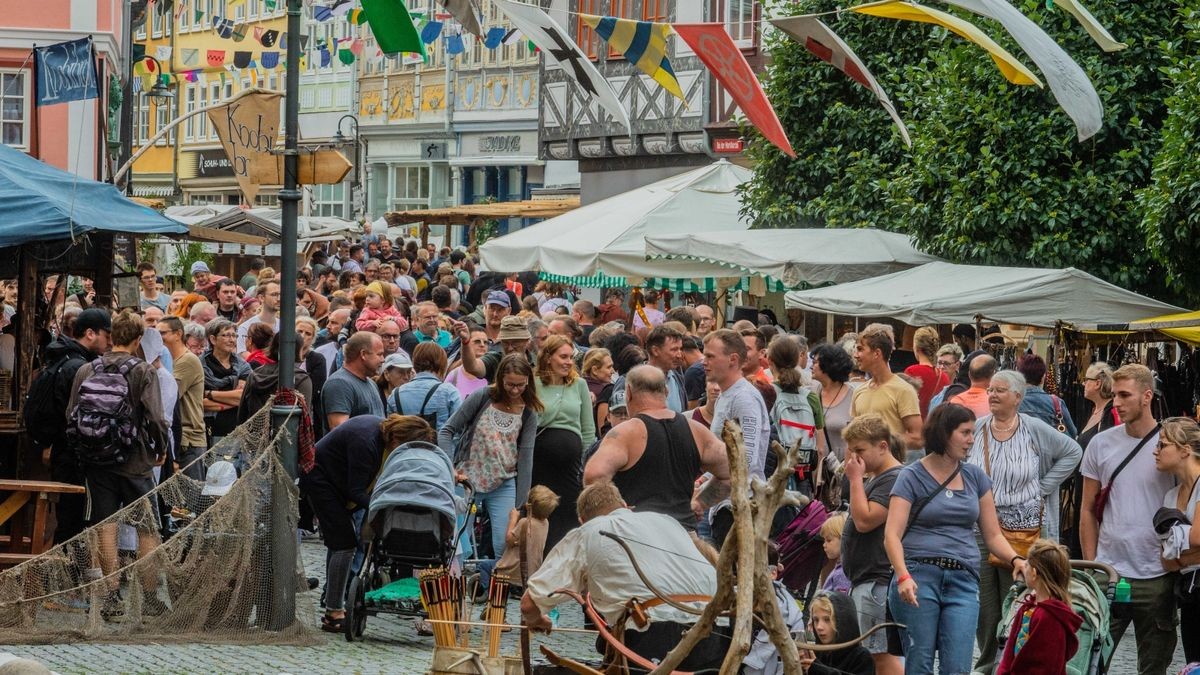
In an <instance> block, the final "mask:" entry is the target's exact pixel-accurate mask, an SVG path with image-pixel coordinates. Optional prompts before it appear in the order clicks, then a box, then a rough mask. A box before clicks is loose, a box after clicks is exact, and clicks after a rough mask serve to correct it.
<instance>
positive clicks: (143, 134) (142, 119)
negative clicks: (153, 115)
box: [134, 96, 150, 147]
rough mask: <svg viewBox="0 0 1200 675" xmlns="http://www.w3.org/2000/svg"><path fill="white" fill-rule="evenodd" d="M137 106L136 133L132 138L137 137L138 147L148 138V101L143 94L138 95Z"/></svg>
mask: <svg viewBox="0 0 1200 675" xmlns="http://www.w3.org/2000/svg"><path fill="white" fill-rule="evenodd" d="M137 107H138V118H137V135H136V136H134V138H136V139H138V143H137V144H138V146H139V147H140V146H141V145H142V144H144V143H145V142H146V141H148V140H150V103H149V101H147V100H146V97H145V96H138V102H137Z"/></svg>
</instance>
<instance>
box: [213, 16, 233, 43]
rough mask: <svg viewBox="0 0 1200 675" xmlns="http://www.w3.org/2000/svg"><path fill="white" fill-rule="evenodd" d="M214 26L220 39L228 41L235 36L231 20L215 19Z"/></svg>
mask: <svg viewBox="0 0 1200 675" xmlns="http://www.w3.org/2000/svg"><path fill="white" fill-rule="evenodd" d="M213 24H214V30H216V32H217V35H219V36H220V37H223V38H226V39H228V38H230V37H231V36H232V35H233V22H232V21H230V20H229V19H222V18H220V17H215V18H214V19H213Z"/></svg>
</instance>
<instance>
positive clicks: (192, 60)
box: [180, 49, 200, 66]
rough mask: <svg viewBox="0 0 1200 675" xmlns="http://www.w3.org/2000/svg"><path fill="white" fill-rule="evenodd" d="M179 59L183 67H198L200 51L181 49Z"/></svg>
mask: <svg viewBox="0 0 1200 675" xmlns="http://www.w3.org/2000/svg"><path fill="white" fill-rule="evenodd" d="M180 55H181V59H182V61H183V65H184V66H198V65H200V50H199V49H183V50H181V51H180Z"/></svg>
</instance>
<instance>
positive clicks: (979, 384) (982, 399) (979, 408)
mask: <svg viewBox="0 0 1200 675" xmlns="http://www.w3.org/2000/svg"><path fill="white" fill-rule="evenodd" d="M998 367H999V365H998V364H997V363H996V359H994V358H992V357H991V356H989V355H987V354H980V355H979V356H976V357H975V358H973V359H971V362H970V363H968V364H967V375H969V376H970V377H971V388H970V389H968V390H966V391H964V392H963V393H961V394H959V395H958V396H955V397H953V398H951V399H950V403H957V404H959V405H964V406H966V407H968V408H970V409H971V410H972V411H973V412H974V413H975V417H976V419H982V418H983V417H984V416H986V415H989V414H991V409H990V408H989V406H988V394H987V389H988V387H989V386H991V384H992V376H993V375H995V374H996V370H997V368H998Z"/></svg>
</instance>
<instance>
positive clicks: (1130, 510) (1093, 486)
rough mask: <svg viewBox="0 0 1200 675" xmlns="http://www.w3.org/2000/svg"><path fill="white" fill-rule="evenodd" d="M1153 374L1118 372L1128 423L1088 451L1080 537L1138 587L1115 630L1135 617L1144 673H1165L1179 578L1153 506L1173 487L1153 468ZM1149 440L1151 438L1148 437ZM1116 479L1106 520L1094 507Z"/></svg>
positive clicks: (1136, 369)
mask: <svg viewBox="0 0 1200 675" xmlns="http://www.w3.org/2000/svg"><path fill="white" fill-rule="evenodd" d="M1153 398H1154V375H1153V374H1152V373H1151V372H1150V369H1149V368H1147V367H1145V366H1142V365H1138V364H1129V365H1126V366H1122V367H1121V368H1120V369H1118V370H1117V371H1116V372H1115V373H1113V407H1114V408H1116V410H1117V414H1119V415H1120V416H1121V419H1122V420H1123V421H1124V424H1122V425H1121V426H1118V427H1113V428H1112V429H1109V430H1107V431H1102V432H1100V433H1099V434H1097V435H1096V436H1095V437H1094V438H1093V439H1092V441H1091V443H1089V444H1088V447H1087V452H1085V453H1084V455H1083V466H1082V469H1081V470H1082V473H1083V504H1082V505H1081V506H1080V509H1079V540H1080V544H1081V545H1082V547H1083V557H1084V558H1086V559H1088V560H1098V561H1100V562H1104V563H1108V564H1109V565H1112V566H1113V567H1114V568H1116V570H1117V572H1118V573H1120V575H1121V576H1122V577H1123V578H1124V579H1126V580H1127V581H1128V582H1129V585H1130V586H1131V594H1130V602H1129V605H1128V611H1127V612H1125V613H1124V616H1118V614H1119V613H1118V612H1114V613H1113V619H1112V624H1111V628H1112V631H1111V632H1112V636H1113V640H1114V642H1120V640H1121V636H1123V635H1124V634H1125V629H1126V628H1128V627H1129V624H1130V622H1131V621H1132V623H1133V629H1134V635H1135V636H1136V638H1137V654H1138V673H1139V675H1154V674H1157V675H1163V674H1164V673H1166V671H1167V668H1168V667H1169V666H1170V665H1171V658H1172V656H1173V655H1174V653H1175V642H1176V632H1175V626H1176V624H1177V623H1178V617H1177V615H1176V612H1175V588H1174V576H1173V575H1168V574H1167V572H1166V570H1164V569H1163V566H1162V560H1161V557H1160V553H1161V549H1160V548H1159V542H1158V536H1157V535H1156V534H1155V532H1154V524H1153V519H1154V512H1155V511H1157V510H1158V509H1159V507H1160V506H1162V503H1163V497H1164V496H1165V495H1166V493H1167V491H1168V490H1170V489H1171V488H1172V487H1173V486H1174V482H1175V480H1174V478H1173V477H1172V476H1171V474H1169V473H1160V472H1159V471H1157V470H1156V469H1155V467H1154V449H1155V446H1156V445H1157V444H1158V422H1157V421H1156V420H1155V419H1154V416H1153V415H1152V414H1151V412H1150V402H1151V401H1152V400H1153ZM1143 441H1145V442H1144V443H1143ZM1139 444H1141V447H1140V448H1138V449H1137V453H1136V454H1135V455H1133V459H1132V460H1130V461H1129V463H1128V464H1127V465H1126V466H1125V468H1124V469H1122V470H1121V472H1120V473H1119V474H1118V475H1117V477H1116V480H1113V474H1114V473H1115V472H1116V470H1117V467H1119V466H1120V465H1121V464H1122V463H1123V462H1124V461H1125V459H1126V458H1127V457H1129V456H1130V453H1133V452H1134V448H1136V447H1137V446H1138V445H1139ZM1110 485H1111V488H1110V490H1109V494H1108V501H1107V503H1106V506H1105V509H1104V513H1103V514H1102V522H1100V523H1097V522H1096V517H1095V515H1094V514H1093V512H1092V507H1093V505H1094V504H1095V502H1096V496H1097V495H1098V494H1099V493H1100V491H1101V490H1102V489H1104V488H1105V487H1108V486H1110Z"/></svg>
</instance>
